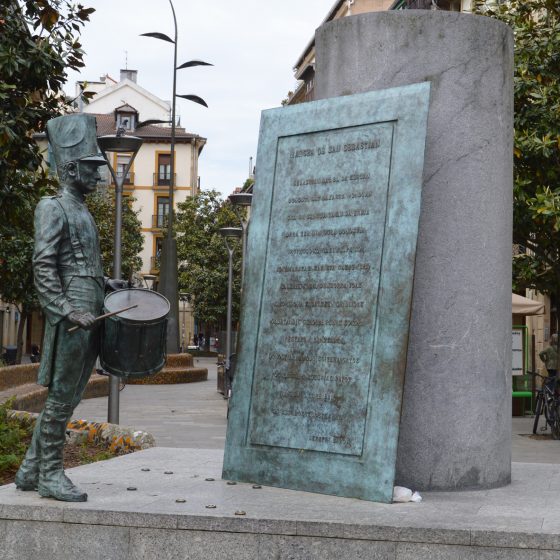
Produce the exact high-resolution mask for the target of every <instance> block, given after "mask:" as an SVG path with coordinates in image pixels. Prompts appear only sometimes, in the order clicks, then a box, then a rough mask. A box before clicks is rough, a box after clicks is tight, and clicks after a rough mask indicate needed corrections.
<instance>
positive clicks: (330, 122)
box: [224, 83, 430, 502]
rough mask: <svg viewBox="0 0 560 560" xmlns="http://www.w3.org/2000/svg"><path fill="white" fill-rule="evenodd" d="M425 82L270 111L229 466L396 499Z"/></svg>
mask: <svg viewBox="0 0 560 560" xmlns="http://www.w3.org/2000/svg"><path fill="white" fill-rule="evenodd" d="M429 91H430V89H429V84H426V83H424V84H414V85H411V86H405V87H402V88H395V89H391V90H385V91H380V92H370V93H366V94H359V95H353V96H347V97H341V98H335V99H327V100H322V101H317V102H312V103H305V104H302V105H297V106H294V107H287V108H283V109H273V110H271V111H265V112H264V113H263V118H262V122H261V135H260V140H259V153H258V158H257V177H256V184H255V187H254V204H253V212H252V215H251V223H250V229H249V240H248V248H247V263H246V266H247V269H246V274H245V284H244V293H243V305H242V316H241V335H240V348H239V349H238V352H239V355H238V362H237V368H236V373H235V379H234V385H233V395H232V400H231V403H230V405H231V406H230V415H229V425H228V433H227V441H226V450H225V458H224V477H227V478H230V479H235V480H242V481H247V482H258V483H263V484H270V485H273V486H281V487H286V488H294V489H301V490H308V491H314V492H322V493H327V494H336V495H341V496H349V497H358V498H363V499H370V500H378V501H384V502H388V501H390V500H391V497H392V488H393V480H394V471H395V460H396V448H397V440H398V425H399V416H400V406H401V396H402V387H403V378H404V370H405V365H406V349H407V338H408V321H409V315H410V304H411V298H412V281H413V273H414V258H415V251H416V238H417V234H418V218H419V212H420V200H421V189H422V169H423V153H424V142H425V132H426V121H427V112H428V101H429Z"/></svg>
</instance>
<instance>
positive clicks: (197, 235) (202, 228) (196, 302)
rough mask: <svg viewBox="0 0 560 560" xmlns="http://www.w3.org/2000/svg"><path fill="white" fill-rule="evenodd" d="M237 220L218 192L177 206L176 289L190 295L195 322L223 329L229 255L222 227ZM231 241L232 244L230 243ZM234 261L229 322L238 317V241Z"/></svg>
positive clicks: (239, 250) (201, 194) (202, 192)
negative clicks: (177, 264)
mask: <svg viewBox="0 0 560 560" xmlns="http://www.w3.org/2000/svg"><path fill="white" fill-rule="evenodd" d="M238 226H239V219H238V218H237V216H236V214H235V212H234V211H233V208H232V206H231V204H230V203H229V201H227V202H224V201H222V200H221V199H220V198H219V193H218V192H217V191H214V190H211V191H201V192H200V193H199V194H197V195H196V196H194V197H192V198H189V199H187V200H186V201H185V202H181V203H180V204H178V212H177V216H176V221H175V228H176V235H177V253H178V256H179V262H180V263H181V265H180V267H179V289H180V290H181V291H183V292H186V293H188V294H190V295H191V297H192V303H193V310H194V316H195V318H196V319H197V321H200V322H202V323H206V324H207V325H209V326H213V327H214V328H223V326H224V325H225V320H226V315H227V286H228V253H227V249H226V246H225V242H224V238H223V237H222V236H221V235H220V233H219V229H220V228H222V227H238ZM230 242H231V241H230ZM233 244H234V245H235V251H234V255H233V256H234V260H233V264H234V266H233V306H232V319H233V321H234V322H235V321H237V319H238V317H239V296H240V290H241V285H240V284H241V242H240V241H237V240H233Z"/></svg>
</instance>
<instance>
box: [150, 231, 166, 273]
mask: <svg viewBox="0 0 560 560" xmlns="http://www.w3.org/2000/svg"><path fill="white" fill-rule="evenodd" d="M162 248H163V237H156V238H155V243H154V251H155V254H154V256H153V257H152V263H151V270H152V271H153V272H157V271H159V267H160V260H161V250H162Z"/></svg>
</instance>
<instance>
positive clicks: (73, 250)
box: [33, 190, 103, 406]
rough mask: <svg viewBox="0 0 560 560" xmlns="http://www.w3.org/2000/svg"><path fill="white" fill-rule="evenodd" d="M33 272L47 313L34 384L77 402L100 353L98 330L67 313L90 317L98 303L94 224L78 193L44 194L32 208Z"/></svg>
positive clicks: (100, 299)
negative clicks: (74, 328) (83, 313)
mask: <svg viewBox="0 0 560 560" xmlns="http://www.w3.org/2000/svg"><path fill="white" fill-rule="evenodd" d="M33 272H34V277H35V287H36V288H37V292H38V296H39V301H40V303H41V307H42V308H43V312H44V314H45V317H46V327H45V338H44V340H43V349H42V359H41V365H40V368H39V373H38V380H37V382H38V383H39V384H40V385H45V386H48V387H49V399H52V400H55V401H58V402H66V403H68V404H72V405H73V406H76V405H77V404H78V402H79V401H80V399H81V394H82V392H83V390H84V388H85V385H86V384H87V380H88V379H89V376H90V374H91V371H92V369H93V365H94V363H95V359H96V357H97V354H98V351H99V329H98V328H94V329H92V330H89V331H86V330H84V329H79V330H78V331H75V332H73V333H68V332H67V331H68V329H69V328H70V327H71V326H73V325H72V323H70V321H68V319H67V318H66V317H67V316H68V314H69V313H71V312H72V311H78V310H79V311H89V312H90V313H92V314H93V315H95V316H98V315H100V314H101V309H102V307H103V268H102V263H101V254H100V247H99V236H98V232H97V227H96V225H95V222H94V221H93V218H92V216H91V214H90V213H89V211H88V209H87V207H86V205H85V203H84V199H83V196H81V195H80V194H79V193H74V192H71V191H67V190H63V191H62V192H61V193H60V194H59V195H58V196H54V197H47V198H43V199H42V200H41V201H40V202H39V204H38V205H37V208H36V210H35V250H34V254H33Z"/></svg>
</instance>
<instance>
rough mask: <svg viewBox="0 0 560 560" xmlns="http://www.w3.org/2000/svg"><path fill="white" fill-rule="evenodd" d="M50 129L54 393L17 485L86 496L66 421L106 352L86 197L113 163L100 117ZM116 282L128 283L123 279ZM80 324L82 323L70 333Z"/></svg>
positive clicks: (39, 213)
mask: <svg viewBox="0 0 560 560" xmlns="http://www.w3.org/2000/svg"><path fill="white" fill-rule="evenodd" d="M47 135H48V138H49V142H50V145H51V149H52V152H53V155H54V158H55V162H56V166H57V172H58V176H59V178H60V183H61V190H60V193H59V194H58V195H57V196H52V197H46V198H43V199H42V200H41V201H40V202H39V204H38V205H37V208H36V211H35V250H34V254H33V272H34V277H35V286H36V288H37V292H38V296H39V301H40V303H41V307H42V309H43V313H44V315H45V318H46V330H45V338H44V341H43V355H42V358H41V364H40V367H39V373H38V383H39V384H40V385H44V386H46V387H48V397H47V401H46V403H45V406H44V408H43V411H42V412H41V414H40V415H39V417H38V418H37V423H36V425H35V429H34V432H33V438H32V441H31V444H30V446H29V449H28V450H27V454H26V456H25V460H24V462H23V464H22V465H21V467H20V469H19V471H18V472H17V474H16V478H15V483H16V486H17V488H19V489H20V490H37V491H38V492H39V494H40V495H41V496H44V497H51V498H55V499H56V500H63V501H67V502H83V501H86V500H87V494H86V493H85V492H82V491H81V490H80V489H79V488H77V487H76V486H75V485H74V484H73V483H72V482H71V481H70V479H69V478H68V477H67V476H66V475H65V474H64V469H63V447H64V443H65V437H66V425H67V422H68V420H69V419H70V417H71V416H72V413H73V411H74V409H75V408H76V406H77V405H78V403H79V402H80V400H81V398H82V394H83V392H84V389H85V387H86V385H87V382H88V380H89V377H90V375H91V372H92V370H93V367H94V364H95V360H96V358H97V355H98V352H99V329H98V328H97V323H95V318H96V317H97V316H99V315H100V314H101V311H102V307H103V297H104V289H105V281H104V278H103V268H102V264H101V254H100V248H99V237H98V233H97V228H96V225H95V222H94V221H93V218H92V216H91V214H90V213H89V211H88V209H87V207H86V205H85V202H84V200H85V196H86V195H88V194H90V193H92V192H93V191H94V190H95V188H96V185H97V182H98V181H99V179H100V175H99V169H98V168H99V166H101V165H105V164H106V161H105V159H104V158H103V156H102V154H101V153H100V150H99V147H98V146H97V139H96V122H95V117H94V116H93V115H87V114H75V115H67V116H63V117H58V118H56V119H53V120H51V121H49V122H48V123H47ZM109 284H110V286H111V288H113V289H114V288H119V287H124V286H123V282H122V281H114V280H113V281H109ZM75 325H77V326H78V327H80V328H79V329H78V330H76V331H75V332H68V330H69V329H70V328H71V327H72V326H75Z"/></svg>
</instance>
